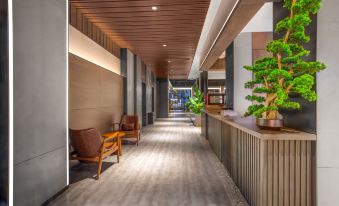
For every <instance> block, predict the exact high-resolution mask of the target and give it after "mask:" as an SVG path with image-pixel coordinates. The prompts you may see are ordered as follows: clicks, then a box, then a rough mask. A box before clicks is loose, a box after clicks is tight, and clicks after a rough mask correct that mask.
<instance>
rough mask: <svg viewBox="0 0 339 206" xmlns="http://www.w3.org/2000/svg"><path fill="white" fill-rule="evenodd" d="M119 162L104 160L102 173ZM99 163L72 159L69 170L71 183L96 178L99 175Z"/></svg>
mask: <svg viewBox="0 0 339 206" xmlns="http://www.w3.org/2000/svg"><path fill="white" fill-rule="evenodd" d="M114 164H117V163H116V162H103V163H102V168H101V174H102V173H104V172H105V170H107V169H108V168H109V167H111V166H113V165H114ZM97 171H98V164H97V163H80V162H78V161H75V160H71V161H70V170H69V183H70V184H74V183H76V182H79V181H82V180H84V179H88V178H91V179H95V178H96V176H97Z"/></svg>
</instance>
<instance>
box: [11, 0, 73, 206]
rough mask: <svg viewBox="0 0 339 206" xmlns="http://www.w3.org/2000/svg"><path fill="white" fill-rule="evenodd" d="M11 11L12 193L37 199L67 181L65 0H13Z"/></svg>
mask: <svg viewBox="0 0 339 206" xmlns="http://www.w3.org/2000/svg"><path fill="white" fill-rule="evenodd" d="M13 13H14V17H13V18H14V19H13V21H14V22H13V29H14V36H13V38H14V71H13V73H14V111H15V112H14V151H15V154H14V179H15V183H14V199H15V200H16V203H23V204H22V205H39V204H41V203H43V202H44V201H46V200H47V199H48V198H50V197H51V196H52V195H53V194H55V193H57V192H58V191H59V190H60V189H62V188H63V187H65V186H66V178H67V171H66V168H65V167H66V165H67V161H66V151H65V148H66V136H67V125H66V114H67V111H66V105H67V102H66V95H67V94H66V91H67V90H66V76H67V66H66V55H67V54H66V51H67V48H66V38H67V36H66V29H67V26H68V25H67V21H66V17H67V11H66V1H63V0H50V1H45V0H30V1H23V0H14V1H13ZM51 154H54V155H53V156H50V155H51ZM56 174H57V175H56ZM23 180H26V181H29V184H28V185H29V187H27V184H26V183H25V182H24V181H23ZM35 183H39V184H35ZM33 186H34V190H33V189H32V188H30V187H33Z"/></svg>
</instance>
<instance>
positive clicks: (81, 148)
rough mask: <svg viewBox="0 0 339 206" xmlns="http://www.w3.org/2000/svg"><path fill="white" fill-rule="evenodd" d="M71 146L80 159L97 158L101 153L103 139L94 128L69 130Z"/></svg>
mask: <svg viewBox="0 0 339 206" xmlns="http://www.w3.org/2000/svg"><path fill="white" fill-rule="evenodd" d="M69 131H70V132H69V134H70V138H71V144H72V146H73V148H74V151H75V152H76V153H77V155H78V156H79V157H96V156H98V155H99V153H100V146H101V144H102V141H103V140H102V137H101V135H100V132H99V131H98V130H96V129H94V128H89V129H83V130H72V129H70V130H69Z"/></svg>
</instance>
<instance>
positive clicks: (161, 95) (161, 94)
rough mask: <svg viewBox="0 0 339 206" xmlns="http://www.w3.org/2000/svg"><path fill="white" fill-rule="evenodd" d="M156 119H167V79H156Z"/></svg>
mask: <svg viewBox="0 0 339 206" xmlns="http://www.w3.org/2000/svg"><path fill="white" fill-rule="evenodd" d="M157 96H158V97H157V99H158V102H157V111H158V112H157V117H159V118H167V117H168V79H157Z"/></svg>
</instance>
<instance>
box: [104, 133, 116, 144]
mask: <svg viewBox="0 0 339 206" xmlns="http://www.w3.org/2000/svg"><path fill="white" fill-rule="evenodd" d="M102 137H103V139H104V142H107V141H108V140H112V139H117V138H118V132H110V133H107V134H103V135H102Z"/></svg>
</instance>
